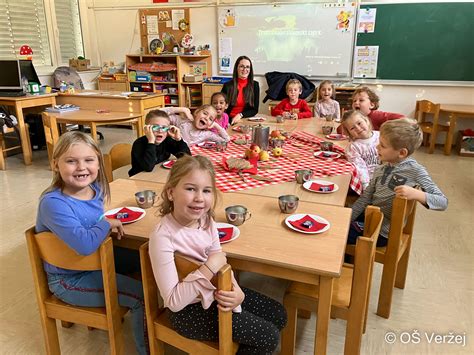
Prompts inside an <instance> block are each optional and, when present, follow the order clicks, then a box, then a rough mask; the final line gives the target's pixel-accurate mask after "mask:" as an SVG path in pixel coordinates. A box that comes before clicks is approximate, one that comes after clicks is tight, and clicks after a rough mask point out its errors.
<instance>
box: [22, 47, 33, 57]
mask: <svg viewBox="0 0 474 355" xmlns="http://www.w3.org/2000/svg"><path fill="white" fill-rule="evenodd" d="M20 55H25V56H26V59H27V60H32V59H33V50H32V49H31V47H30V46H28V45H26V44H25V45H23V46H21V47H20Z"/></svg>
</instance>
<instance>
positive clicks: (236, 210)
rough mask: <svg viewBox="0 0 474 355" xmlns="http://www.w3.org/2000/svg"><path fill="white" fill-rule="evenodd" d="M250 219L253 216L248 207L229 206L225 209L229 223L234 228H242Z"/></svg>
mask: <svg viewBox="0 0 474 355" xmlns="http://www.w3.org/2000/svg"><path fill="white" fill-rule="evenodd" d="M250 217H252V214H251V213H250V212H249V211H248V210H247V207H245V206H242V205H234V206H229V207H227V208H226V209H225V218H226V219H227V222H229V223H230V224H233V225H234V226H240V225H241V224H243V223H244V222H245V221H246V220H248V219H250Z"/></svg>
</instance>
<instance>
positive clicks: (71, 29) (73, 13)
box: [0, 0, 84, 64]
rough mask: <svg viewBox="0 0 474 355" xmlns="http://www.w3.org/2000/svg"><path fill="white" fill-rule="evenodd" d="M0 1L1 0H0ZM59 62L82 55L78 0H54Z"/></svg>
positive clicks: (65, 62) (65, 61)
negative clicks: (59, 53)
mask: <svg viewBox="0 0 474 355" xmlns="http://www.w3.org/2000/svg"><path fill="white" fill-rule="evenodd" d="M0 1H1V0H0ZM54 7H55V11H56V24H57V28H58V33H59V47H60V52H61V58H60V60H61V63H60V64H68V61H69V59H70V58H77V57H78V56H84V46H83V44H82V32H81V18H80V14H79V5H78V0H54Z"/></svg>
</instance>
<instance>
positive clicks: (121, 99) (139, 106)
mask: <svg viewBox="0 0 474 355" xmlns="http://www.w3.org/2000/svg"><path fill="white" fill-rule="evenodd" d="M56 101H57V103H58V104H74V105H77V106H79V107H80V108H81V109H86V110H97V109H106V110H111V111H115V112H129V113H132V112H134V113H138V114H139V115H138V134H137V135H138V137H141V136H143V135H144V132H143V126H144V125H145V116H146V114H147V113H148V111H150V110H152V109H155V108H160V107H164V106H165V99H164V95H162V94H151V95H146V96H140V97H128V96H123V95H120V93H117V92H115V93H114V92H107V91H98V90H82V91H76V92H75V93H74V94H59V96H58V98H57V99H56Z"/></svg>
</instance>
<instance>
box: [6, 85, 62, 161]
mask: <svg viewBox="0 0 474 355" xmlns="http://www.w3.org/2000/svg"><path fill="white" fill-rule="evenodd" d="M56 96H57V94H41V95H26V96H20V97H3V96H2V97H0V105H4V106H11V107H13V108H14V109H15V116H16V118H17V120H18V131H19V133H20V140H21V150H22V151H23V161H24V162H25V165H30V164H31V159H32V152H31V146H30V145H29V141H30V140H29V138H28V137H27V135H28V132H27V131H26V126H25V118H24V116H23V109H25V108H31V107H41V106H53V105H55V104H56Z"/></svg>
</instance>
